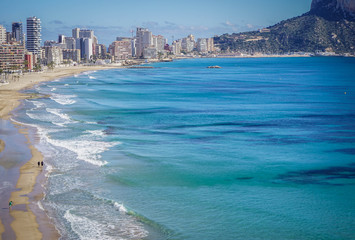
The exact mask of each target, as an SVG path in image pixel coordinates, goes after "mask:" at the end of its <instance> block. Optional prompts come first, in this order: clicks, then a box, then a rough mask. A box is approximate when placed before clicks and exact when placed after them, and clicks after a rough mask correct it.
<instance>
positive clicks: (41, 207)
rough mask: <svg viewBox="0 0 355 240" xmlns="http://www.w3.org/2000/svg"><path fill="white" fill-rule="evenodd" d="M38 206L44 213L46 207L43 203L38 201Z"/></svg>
mask: <svg viewBox="0 0 355 240" xmlns="http://www.w3.org/2000/svg"><path fill="white" fill-rule="evenodd" d="M37 206H38V208H39V209H41V210H42V211H44V207H43V205H42V203H41V201H38V202H37Z"/></svg>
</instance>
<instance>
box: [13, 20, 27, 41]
mask: <svg viewBox="0 0 355 240" xmlns="http://www.w3.org/2000/svg"><path fill="white" fill-rule="evenodd" d="M12 37H13V38H14V39H15V41H17V42H20V43H21V44H23V43H24V39H23V37H24V36H23V28H22V22H13V23H12Z"/></svg>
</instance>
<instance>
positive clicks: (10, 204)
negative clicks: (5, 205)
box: [9, 201, 13, 210]
mask: <svg viewBox="0 0 355 240" xmlns="http://www.w3.org/2000/svg"><path fill="white" fill-rule="evenodd" d="M12 205H13V202H12V201H10V202H9V209H10V210H11V209H12Z"/></svg>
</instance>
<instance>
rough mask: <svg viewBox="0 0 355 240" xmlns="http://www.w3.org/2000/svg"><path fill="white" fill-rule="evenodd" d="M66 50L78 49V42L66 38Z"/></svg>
mask: <svg viewBox="0 0 355 240" xmlns="http://www.w3.org/2000/svg"><path fill="white" fill-rule="evenodd" d="M64 41H65V45H66V49H76V40H75V38H73V37H65V40H64Z"/></svg>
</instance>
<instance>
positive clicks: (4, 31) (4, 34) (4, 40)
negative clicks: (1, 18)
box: [0, 25, 6, 44]
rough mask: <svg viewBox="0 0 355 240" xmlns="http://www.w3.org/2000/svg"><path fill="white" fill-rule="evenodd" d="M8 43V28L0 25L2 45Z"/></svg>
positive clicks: (0, 42) (0, 41)
mask: <svg viewBox="0 0 355 240" xmlns="http://www.w3.org/2000/svg"><path fill="white" fill-rule="evenodd" d="M4 42H6V28H5V27H4V26H3V25H0V44H2V43H4Z"/></svg>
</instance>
